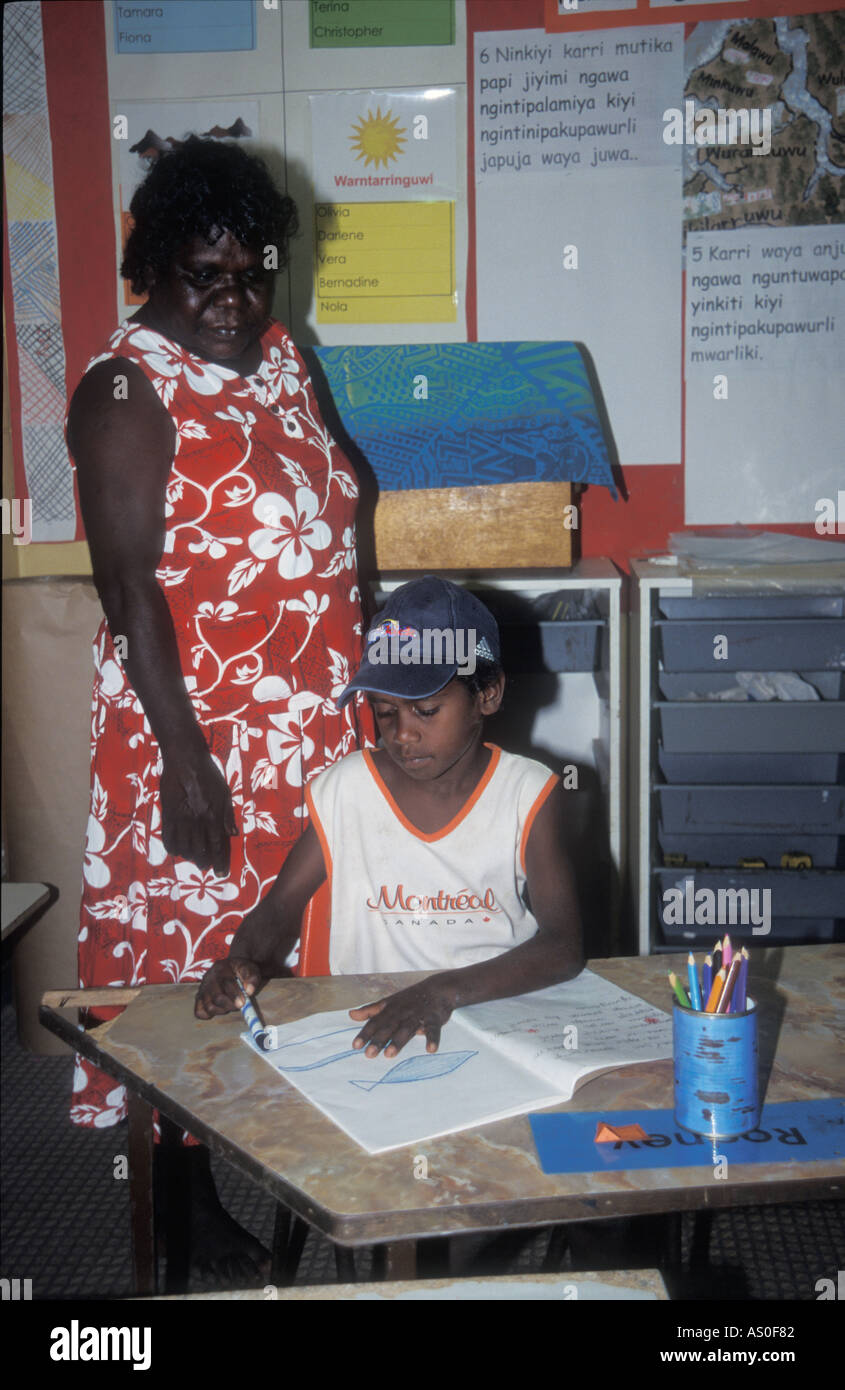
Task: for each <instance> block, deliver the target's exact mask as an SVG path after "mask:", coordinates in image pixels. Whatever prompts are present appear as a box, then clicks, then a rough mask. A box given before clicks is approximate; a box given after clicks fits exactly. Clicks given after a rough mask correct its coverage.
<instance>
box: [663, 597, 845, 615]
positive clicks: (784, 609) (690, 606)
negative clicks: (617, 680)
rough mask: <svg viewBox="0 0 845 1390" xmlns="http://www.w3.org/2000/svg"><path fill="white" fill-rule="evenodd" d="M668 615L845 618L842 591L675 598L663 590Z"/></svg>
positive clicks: (844, 602) (665, 613)
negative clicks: (835, 592)
mask: <svg viewBox="0 0 845 1390" xmlns="http://www.w3.org/2000/svg"><path fill="white" fill-rule="evenodd" d="M657 607H658V611H659V612H661V613H662V614H663V616H664V618H843V617H845V597H843V596H842V595H841V594H765V595H764V594H704V595H702V597H701V598H673V597H672V596H671V595H668V594H661V595H660V598H659V599H658V602H657Z"/></svg>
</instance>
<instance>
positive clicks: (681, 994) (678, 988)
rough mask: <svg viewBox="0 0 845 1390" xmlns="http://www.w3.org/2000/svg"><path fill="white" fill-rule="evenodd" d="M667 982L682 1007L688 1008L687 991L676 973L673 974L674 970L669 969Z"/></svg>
mask: <svg viewBox="0 0 845 1390" xmlns="http://www.w3.org/2000/svg"><path fill="white" fill-rule="evenodd" d="M669 983H670V985H671V986H672V988H673V990H674V991H675V994H676V995H677V998H678V1003H679V1004H680V1005H681V1007H682V1008H684V1009H688V1008H689V999H688V997H687V992H686V990H685V989H684V987H683V985H682V984H681V982H680V980H679V979H678V977H677V975H676V974H675V972H674V970H670V971H669Z"/></svg>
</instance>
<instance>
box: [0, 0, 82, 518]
mask: <svg viewBox="0 0 845 1390" xmlns="http://www.w3.org/2000/svg"><path fill="white" fill-rule="evenodd" d="M3 39H4V44H3V101H4V106H3V140H4V175H5V182H6V216H7V222H8V245H9V263H10V267H11V285H10V290H11V311H12V312H11V314H10V322H9V323H8V325H7V327H8V331H9V332H10V333H12V332H14V335H15V340H16V346H17V357H18V381H19V386H20V393H21V419H22V429H21V438H22V443H23V467H24V475H25V477H26V486H27V492H28V494H29V497H30V498H31V501H32V535H33V540H36V541H39V540H40V541H58V540H72V539H73V537H74V534H75V530H76V513H75V509H74V497H73V475H72V472H71V467H70V461H69V459H68V454H67V448H66V447H65V442H64V409H65V352H64V343H63V341H62V329H61V316H62V310H61V297H60V293H59V274H58V257H57V251H56V245H57V241H56V218H55V205H54V200H53V155H52V147H51V143H50V124H49V118H48V112H47V84H46V80H45V73H44V40H43V34H42V30H41V6H40V4H39V3H38V0H16V3H13V4H9V5H6V7H5V9H4V13H3Z"/></svg>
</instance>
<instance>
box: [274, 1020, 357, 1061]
mask: <svg viewBox="0 0 845 1390" xmlns="http://www.w3.org/2000/svg"><path fill="white" fill-rule="evenodd" d="M359 1031H360V1030H359V1028H358V1024H357V1023H353V1024H352V1026H351V1027H349V1028H333V1029H332V1030H331V1032H329V1033H315V1035H314V1037H313V1038H297V1039H296V1040H295V1041H294V1042H289V1043H282V1045H281V1047H277V1048H274V1049H273V1051H274V1052H275V1053H277V1054H278V1053H279V1052H284V1051H285V1050H286V1049H287V1048H289V1047H304V1046H305V1045H306V1044H307V1043H314V1042H321V1041H322V1039H323V1038H336V1037H338V1036H339V1035H340V1034H341V1033H357V1032H359ZM357 1056H359V1053H358V1052H357V1051H356V1049H355V1048H352V1047H349V1048H344V1049H343V1051H342V1052H334V1053H332V1055H331V1056H330V1057H319V1058H318V1059H317V1061H316V1062H306V1063H305V1064H304V1065H302V1066H295V1065H293V1064H291V1063H290V1062H286V1061H284V1059H282V1060H281V1061H280V1063H279V1065H280V1067H281V1069H282V1071H315V1070H316V1068H317V1067H327V1066H329V1064H330V1063H331V1062H340V1061H341V1060H342V1059H343V1058H344V1057H357Z"/></svg>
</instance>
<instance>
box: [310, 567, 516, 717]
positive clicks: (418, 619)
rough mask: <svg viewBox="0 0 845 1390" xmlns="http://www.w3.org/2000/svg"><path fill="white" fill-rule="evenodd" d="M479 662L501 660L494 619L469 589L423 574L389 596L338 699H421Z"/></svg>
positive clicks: (372, 624) (342, 702) (467, 671)
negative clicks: (368, 695)
mask: <svg viewBox="0 0 845 1390" xmlns="http://www.w3.org/2000/svg"><path fill="white" fill-rule="evenodd" d="M479 660H485V661H495V662H496V663H497V664H498V663H499V661H500V660H501V657H500V649H499V629H498V627H497V625H496V619H495V618H494V617H493V614H492V613H491V612H490V610H489V608H485V606H484V604H483V603H482V602H481V600H480V599H478V598H476V597H475V594H472V593H470V591H469V590H468V589H463V588H461V587H460V585H458V584H453V583H451V581H450V580H448V579H439V578H438V577H437V576H436V575H433V574H427V575H425V577H424V578H422V579H412V580H411V582H410V584H403V585H402V586H401V588H399V589H395V590H394V592H393V593H392V594H390V595H388V599H387V602H386V603H385V605H384V607H383V608H382V609H381V610H380V611H379V612H378V613H377V614H376V616H375V617H374V619H373V621H372V623H371V624H370V629H369V631H368V633H367V641H366V649H365V653H364V659H363V661H362V662H361V665H360V666H359V668H358V671H357V672H356V674H355V676H354V677H353V678H352V680H351V681H350V682H349V684H348V685H347V687H346V689H345V690H344V691H343V692H342V694H341V695H340V698H339V699H338V702H337V703H338V705H343V704H345V703H346V701H347V700H349V699H351V697H352V696H353V695H354V694H355V692H356V690H368V691H371V692H372V693H373V694H381V695H394V696H396V697H397V698H398V699H402V700H423V699H425V698H426V697H427V696H429V695H436V694H437V692H438V690H442V689H443V687H444V685H448V684H449V681H450V680H452V679H453V677H454V676H456V675H459V674H460V675H471V674H472V672H473V671H474V670H475V667H476V663H477V662H478V661H479Z"/></svg>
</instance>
